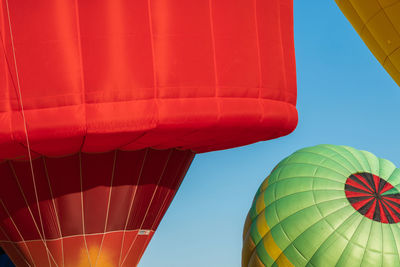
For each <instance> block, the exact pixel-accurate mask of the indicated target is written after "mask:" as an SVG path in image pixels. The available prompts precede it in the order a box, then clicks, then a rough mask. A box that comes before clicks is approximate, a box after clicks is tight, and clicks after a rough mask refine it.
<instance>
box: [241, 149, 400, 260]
mask: <svg viewBox="0 0 400 267" xmlns="http://www.w3.org/2000/svg"><path fill="white" fill-rule="evenodd" d="M399 222H400V170H399V169H397V168H396V167H395V166H394V164H393V163H391V162H390V161H388V160H385V159H380V158H377V157H376V156H374V155H373V154H371V153H369V152H366V151H360V150H356V149H354V148H351V147H347V146H334V145H318V146H314V147H309V148H304V149H301V150H299V151H297V152H295V153H293V154H292V155H290V156H289V157H287V158H285V159H284V160H282V161H281V162H280V163H279V164H278V165H277V166H276V167H275V169H274V170H273V171H272V172H271V174H270V175H269V176H268V178H267V179H266V180H265V181H264V182H263V184H262V185H261V186H260V188H259V190H258V191H257V193H256V195H255V197H254V201H253V204H252V207H251V209H250V211H249V214H248V216H247V219H246V223H245V227H244V237H243V240H244V242H243V253H242V254H243V255H242V266H243V267H244V266H246V267H250V266H251V267H256V266H257V267H258V266H324V267H325V266H373V267H377V266H382V267H390V266H400V259H399V250H400V224H399Z"/></svg>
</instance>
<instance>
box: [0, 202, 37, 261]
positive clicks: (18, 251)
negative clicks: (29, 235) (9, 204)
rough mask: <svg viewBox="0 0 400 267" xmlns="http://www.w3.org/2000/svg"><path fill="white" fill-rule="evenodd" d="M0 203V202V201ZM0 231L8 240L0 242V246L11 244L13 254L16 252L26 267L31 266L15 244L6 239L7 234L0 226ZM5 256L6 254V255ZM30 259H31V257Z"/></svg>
mask: <svg viewBox="0 0 400 267" xmlns="http://www.w3.org/2000/svg"><path fill="white" fill-rule="evenodd" d="M0 201H1V200H0ZM0 231H1V232H3V234H4V236H5V237H6V238H7V239H8V242H7V241H0V244H1V243H6V242H7V243H10V244H11V246H13V249H14V251H15V252H17V254H18V255H19V256H20V257H21V259H22V260H23V261H25V263H26V264H27V265H28V266H31V264H30V263H29V262H28V261H27V260H26V258H25V257H24V255H22V253H21V251H20V250H19V249H18V248H17V246H16V245H15V243H14V242H13V241H11V239H10V238H9V237H8V235H7V233H6V232H5V231H4V229H3V228H2V227H1V226H0ZM23 243H24V245H25V247H27V245H26V243H25V242H23ZM0 247H1V246H0ZM6 254H7V253H6ZM31 258H32V257H31Z"/></svg>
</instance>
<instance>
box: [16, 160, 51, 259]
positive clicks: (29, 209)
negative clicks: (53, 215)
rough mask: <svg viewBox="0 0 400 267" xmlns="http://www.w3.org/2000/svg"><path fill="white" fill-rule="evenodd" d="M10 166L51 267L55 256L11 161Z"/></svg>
mask: <svg viewBox="0 0 400 267" xmlns="http://www.w3.org/2000/svg"><path fill="white" fill-rule="evenodd" d="M8 164H9V167H10V169H11V172H12V174H13V177H14V179H15V181H16V182H17V184H18V188H19V190H20V192H21V194H22V197H23V199H24V201H25V204H26V207H27V208H28V211H29V214H30V215H31V217H32V221H33V223H34V225H35V227H36V230H37V231H38V234H39V237H40V240H41V241H42V242H43V245H44V247H45V249H46V253H47V258H48V260H49V266H51V261H50V257H51V259H52V260H53V261H54V263H56V261H55V260H54V257H53V255H52V254H51V252H50V250H49V248H48V247H47V243H46V237H44V236H42V233H41V232H40V229H39V226H38V225H37V223H36V220H35V216H33V212H32V210H31V208H30V206H29V204H28V200H27V198H26V196H25V193H24V191H23V190H22V186H21V184H20V182H19V179H18V176H17V173H16V172H15V169H14V166H13V165H12V162H11V161H8ZM36 204H37V206H38V212H39V214H40V207H39V202H37V203H36ZM42 230H43V225H42ZM43 232H44V231H43ZM56 265H57V263H56Z"/></svg>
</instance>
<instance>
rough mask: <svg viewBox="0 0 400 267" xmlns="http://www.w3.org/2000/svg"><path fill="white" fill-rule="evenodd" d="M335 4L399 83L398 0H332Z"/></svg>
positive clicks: (399, 30) (399, 4)
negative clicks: (334, 0)
mask: <svg viewBox="0 0 400 267" xmlns="http://www.w3.org/2000/svg"><path fill="white" fill-rule="evenodd" d="M336 3H337V4H338V6H339V7H340V9H341V10H342V12H343V14H344V15H345V16H346V17H347V19H348V20H349V21H350V22H351V24H352V25H353V27H354V29H355V30H356V31H357V33H358V34H359V35H360V36H361V38H362V39H363V40H364V42H365V44H366V45H367V46H368V47H369V49H370V50H371V52H372V53H373V54H374V56H375V57H376V58H377V59H378V61H379V62H380V63H381V64H382V66H383V67H384V68H385V69H386V71H387V72H388V73H389V74H390V76H392V78H393V80H394V81H395V82H396V83H397V84H398V85H399V86H400V16H399V14H400V1H399V0H389V1H384V0H368V1H364V0H336Z"/></svg>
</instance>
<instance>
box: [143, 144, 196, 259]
mask: <svg viewBox="0 0 400 267" xmlns="http://www.w3.org/2000/svg"><path fill="white" fill-rule="evenodd" d="M176 151H177V150H175V149H174V152H176ZM189 153H191V152H186V154H189ZM188 156H190V155H185V156H184V158H185V160H186V159H187V158H188ZM185 160H182V161H181V162H180V166H179V167H178V168H177V169H178V171H177V172H176V174H177V175H178V174H181V173H182V171H183V170H184V168H185V166H187V164H185ZM189 166H190V164H189ZM185 175H186V174H185ZM185 175H181V177H179V178H178V183H177V187H176V190H175V189H174V191H173V192H172V194H173V197H172V199H174V197H175V195H176V192H178V189H179V187H180V185H181V183H182V181H183V179H184V177H185ZM170 195H171V193H170V192H169V193H167V194H166V195H165V197H164V200H163V203H162V204H161V207H160V209H159V210H158V213H157V215H156V217H155V219H154V222H153V224H152V226H151V228H150V229H153V228H154V226H155V224H156V222H157V221H158V220H159V217H160V216H162V211H163V210H164V207H165V206H166V205H168V203H166V200H167V199H168V197H169V196H170ZM149 237H150V235H148V236H147V238H146V242H145V244H147V241H148V239H149ZM149 242H150V241H149ZM144 250H145V247H143V248H142V250H141V252H140V254H139V257H140V256H141V255H142V254H143V253H144Z"/></svg>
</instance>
